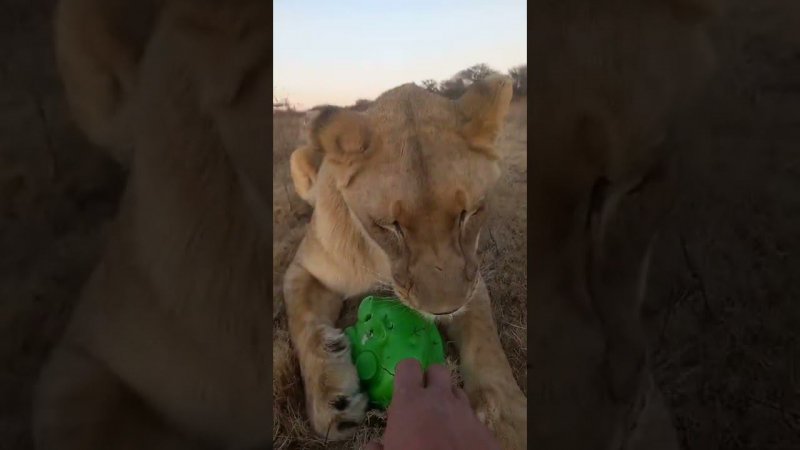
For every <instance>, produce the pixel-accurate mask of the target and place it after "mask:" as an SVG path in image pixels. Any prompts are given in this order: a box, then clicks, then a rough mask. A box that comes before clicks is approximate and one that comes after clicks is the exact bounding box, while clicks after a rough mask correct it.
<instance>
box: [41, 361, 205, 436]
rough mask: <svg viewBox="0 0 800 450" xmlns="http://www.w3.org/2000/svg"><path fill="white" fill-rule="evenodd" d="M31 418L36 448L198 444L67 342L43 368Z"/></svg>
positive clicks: (102, 367) (112, 375)
mask: <svg viewBox="0 0 800 450" xmlns="http://www.w3.org/2000/svg"><path fill="white" fill-rule="evenodd" d="M33 420H34V423H33V428H34V430H33V432H34V439H35V442H36V448H37V449H40V450H50V449H53V450H56V449H57V450H93V449H96V450H101V449H115V450H127V449H130V450H133V449H143V448H147V449H157V450H158V449H163V450H167V449H189V448H191V449H198V448H201V447H199V446H198V445H197V444H196V443H192V442H191V441H189V440H188V439H186V438H184V437H182V436H180V435H179V434H178V433H177V432H173V431H171V430H169V429H168V427H166V426H164V424H162V423H161V422H160V421H159V420H158V419H157V418H156V416H155V414H153V413H152V412H151V411H150V410H149V408H147V407H146V406H145V405H144V404H143V403H142V402H141V400H139V399H138V398H137V396H136V395H135V394H134V393H133V392H131V391H130V390H129V389H127V388H126V387H125V386H124V385H123V384H122V383H121V382H120V380H119V379H118V378H117V377H116V376H115V375H114V374H113V373H111V372H110V371H109V370H108V369H106V368H105V367H104V366H103V365H102V364H101V363H100V362H98V361H96V360H95V359H93V358H92V357H90V356H89V355H87V354H85V353H84V352H81V351H80V350H78V349H73V348H68V347H66V346H61V347H58V348H56V349H54V351H53V354H52V356H51V358H50V360H49V361H48V363H47V364H46V366H45V367H44V369H43V371H42V374H41V378H40V380H39V384H38V386H37V392H36V399H35V405H34V418H33Z"/></svg>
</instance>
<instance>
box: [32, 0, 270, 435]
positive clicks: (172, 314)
mask: <svg viewBox="0 0 800 450" xmlns="http://www.w3.org/2000/svg"><path fill="white" fill-rule="evenodd" d="M271 7H272V6H271V4H270V3H269V2H264V1H262V0H224V1H223V0H219V1H217V0H153V1H146V0H145V1H142V0H63V1H61V2H60V4H59V7H58V9H57V16H56V50H57V56H58V60H59V69H60V72H61V75H62V78H63V80H64V85H65V89H66V92H67V97H68V99H69V101H70V105H71V107H72V110H73V111H74V113H75V117H76V119H77V122H78V124H79V125H80V126H81V127H82V128H83V129H84V130H85V132H86V133H87V134H88V135H89V136H91V137H92V139H93V140H94V141H95V142H97V143H99V144H102V145H105V146H110V147H111V148H114V149H120V150H122V151H120V152H118V153H115V154H117V155H118V156H119V159H120V160H121V161H123V162H125V161H128V162H129V164H130V176H129V179H128V184H127V187H126V189H125V192H124V196H123V198H122V201H121V204H120V207H119V212H118V217H117V218H116V219H115V221H114V223H113V227H112V231H111V235H110V238H109V241H108V244H107V249H106V251H105V253H104V255H103V257H102V259H101V261H100V263H99V264H98V266H97V267H96V269H95V270H94V272H93V273H92V275H91V277H90V279H89V280H88V282H87V284H86V285H85V287H84V289H83V293H82V296H81V299H80V301H79V303H78V305H77V306H76V309H75V311H74V314H73V317H72V319H71V322H70V323H69V325H68V328H67V330H66V331H65V334H64V336H63V338H62V340H61V342H59V343H58V344H57V346H56V347H55V348H54V350H53V352H52V355H51V357H50V360H49V361H48V362H47V364H46V366H45V367H44V369H43V372H42V375H41V380H40V383H39V385H38V388H37V392H36V399H35V405H34V438H35V442H36V445H37V447H38V448H40V449H75V450H78V449H80V450H87V449H97V450H100V449H103V450H105V449H128V448H129V449H156V448H162V449H178V448H194V449H197V448H253V447H258V448H265V447H269V446H270V443H271V440H270V434H271V427H270V422H271V408H270V403H271V395H272V390H271V383H270V370H271V363H270V359H271V354H272V353H271V345H270V343H271V331H272V318H271V309H272V307H271V304H270V297H271V293H270V291H269V282H268V279H269V276H270V273H269V271H270V253H271V240H272V235H271V234H272V233H271V222H270V220H269V212H268V211H269V208H270V200H269V199H270V195H271V194H270V192H271V191H270V188H269V183H268V181H269V180H268V179H269V170H270V161H271V155H270V144H269V143H270V135H269V120H270V117H271V100H272V92H271V82H270V81H271V80H270V78H271V73H270V70H271V64H272V62H271V59H270V56H269V55H270V51H269V46H270V45H271V29H272V23H271V18H270V16H271V12H270V9H271Z"/></svg>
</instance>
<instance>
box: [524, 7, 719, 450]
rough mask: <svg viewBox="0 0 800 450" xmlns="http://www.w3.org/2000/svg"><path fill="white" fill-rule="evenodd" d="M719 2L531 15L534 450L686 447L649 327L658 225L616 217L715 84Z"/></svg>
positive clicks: (544, 10)
mask: <svg viewBox="0 0 800 450" xmlns="http://www.w3.org/2000/svg"><path fill="white" fill-rule="evenodd" d="M712 3H715V2H713V1H706V0H565V1H560V2H549V1H537V2H535V3H533V4H532V11H531V14H530V17H531V18H532V21H531V22H529V24H528V26H529V30H530V32H531V34H532V36H531V39H530V42H531V43H532V46H531V55H532V59H531V61H530V66H531V68H532V70H531V71H530V77H531V79H530V80H529V81H530V83H529V86H530V87H531V91H530V93H529V95H530V98H531V108H532V112H531V115H530V116H529V118H530V122H529V127H530V136H531V142H530V144H529V145H530V147H529V148H530V154H529V158H530V167H531V170H532V172H531V177H530V179H529V183H530V187H529V192H530V195H529V197H528V202H529V207H530V213H529V230H530V233H531V234H530V235H529V261H531V263H530V264H531V266H530V269H529V279H528V281H529V286H530V291H531V297H530V298H529V323H528V329H529V339H530V346H529V353H528V358H529V361H530V365H531V367H530V370H529V371H528V374H529V379H528V389H529V390H528V393H529V396H530V398H531V399H532V401H531V403H530V412H531V417H530V419H531V420H530V424H531V425H530V429H529V436H530V442H531V443H533V445H534V446H535V447H537V448H539V447H540V448H547V449H558V450H560V449H575V450H577V449H588V448H592V449H614V450H616V449H620V448H624V449H631V450H632V449H676V448H677V445H678V444H677V441H676V438H675V432H674V428H673V426H672V424H671V422H670V418H669V413H668V411H667V410H666V406H665V405H664V403H663V399H662V398H661V396H660V394H659V393H658V390H657V388H656V387H655V386H653V385H652V383H651V382H650V375H649V369H648V366H647V363H648V362H647V353H646V342H645V336H644V331H643V324H642V319H641V317H640V313H641V302H642V296H643V293H644V287H643V285H644V282H645V278H646V270H647V266H648V264H647V261H648V258H649V257H650V252H651V250H650V249H651V247H652V243H653V238H654V235H655V231H656V229H657V226H658V224H659V221H660V220H661V217H659V216H658V215H653V214H650V215H645V214H642V215H640V216H639V217H636V218H635V219H631V220H632V221H634V222H635V223H633V224H631V223H626V222H624V221H622V219H623V218H624V217H625V216H624V215H620V214H619V213H618V212H619V211H620V210H622V209H623V208H626V207H628V205H631V204H635V203H636V201H638V197H640V196H642V195H644V194H637V193H635V192H637V189H636V188H637V187H639V186H640V185H641V184H642V183H643V182H646V181H647V180H648V176H649V175H650V174H651V172H652V171H653V170H654V169H655V168H657V167H658V166H659V165H660V164H662V162H663V160H664V158H665V156H666V154H665V152H666V151H667V150H669V149H667V148H665V147H664V146H663V145H662V142H663V139H664V136H665V135H666V134H667V131H668V126H669V120H668V119H669V117H670V115H671V114H672V113H673V112H674V111H675V110H676V109H677V108H678V107H680V106H681V105H682V103H683V102H684V101H685V100H686V99H687V98H689V96H691V95H692V94H693V93H694V92H695V91H696V89H697V88H698V87H699V86H700V85H701V84H702V82H703V81H704V80H705V79H706V78H707V76H708V74H709V71H710V69H711V67H712V64H713V58H712V53H711V50H710V47H709V43H708V41H707V38H706V36H705V32H704V29H703V27H704V25H705V21H704V20H703V19H707V18H708V17H709V16H710V14H711V12H712V9H711V8H710V6H711V5H712ZM654 186H656V187H658V185H657V184H656V185H654ZM644 188H645V189H647V190H646V191H645V193H646V194H647V195H648V196H649V197H646V198H648V199H649V200H650V201H654V200H656V197H655V195H657V194H658V191H657V190H656V191H652V189H653V188H651V186H648V185H646V183H645V186H644ZM628 227H636V229H635V230H634V229H632V228H628Z"/></svg>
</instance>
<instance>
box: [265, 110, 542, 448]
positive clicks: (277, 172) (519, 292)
mask: <svg viewBox="0 0 800 450" xmlns="http://www.w3.org/2000/svg"><path fill="white" fill-rule="evenodd" d="M272 123H273V130H274V135H273V136H274V137H273V146H274V147H273V151H274V154H273V164H274V165H273V190H274V198H273V214H274V229H273V244H274V251H273V252H274V253H273V262H274V267H275V270H274V273H273V282H274V285H273V286H274V288H273V295H274V300H273V301H274V306H275V316H274V325H275V329H274V330H275V331H274V335H273V336H274V338H275V340H274V347H273V358H274V363H275V365H274V372H273V376H274V378H273V395H274V399H275V404H274V408H273V414H274V419H273V445H274V447H275V448H276V449H314V448H329V449H344V448H348V449H350V448H361V447H363V445H365V444H366V442H368V441H369V440H370V439H371V438H373V437H377V436H379V435H380V434H381V433H382V430H383V427H384V426H385V420H384V415H383V414H381V413H379V412H377V411H371V412H370V413H369V414H368V415H367V419H366V421H365V423H364V424H363V425H362V426H361V427H360V428H359V429H358V431H357V433H356V435H355V437H354V438H353V439H352V440H351V441H348V442H341V443H329V444H328V445H327V446H326V443H325V442H324V440H323V439H321V438H319V437H317V436H315V435H314V433H313V432H312V431H311V429H310V427H309V425H308V421H307V419H306V416H305V408H304V400H303V390H302V389H303V387H302V385H301V383H300V371H299V367H298V365H297V360H296V358H295V356H294V353H293V350H292V348H291V346H290V345H289V342H288V334H287V332H286V320H285V313H284V309H283V294H282V292H281V276H282V275H283V272H284V270H285V268H286V266H287V265H288V263H289V262H290V260H291V258H292V256H293V255H294V250H295V247H296V246H297V244H298V243H299V240H300V239H301V238H302V234H303V232H304V230H305V224H306V223H307V221H308V218H309V217H310V214H311V208H310V207H309V206H308V205H306V204H305V203H303V201H302V200H301V199H300V198H299V197H298V196H297V194H296V193H295V192H294V189H293V187H292V185H291V178H290V175H289V166H288V157H289V154H290V153H291V151H292V150H294V148H295V146H296V145H297V140H298V137H299V136H300V134H299V132H298V129H299V127H300V125H301V120H300V119H299V118H297V117H295V116H286V115H279V116H275V117H273V122H272ZM526 126H527V104H526V103H524V102H517V103H514V104H513V105H512V109H511V113H510V114H509V117H508V120H507V126H506V128H505V130H504V131H503V134H502V135H501V136H500V138H499V142H498V147H499V148H500V149H501V150H502V151H503V152H504V155H505V159H504V167H503V169H504V174H505V175H504V177H503V179H502V180H501V182H500V183H499V184H498V186H497V189H496V192H495V193H494V207H495V211H494V217H493V218H492V220H491V222H490V223H489V224H488V225H487V230H486V233H484V236H485V237H484V238H483V239H482V242H481V246H480V248H479V251H480V254H481V257H482V261H483V266H482V269H481V272H482V273H483V276H484V277H485V279H486V283H487V285H488V287H489V292H490V293H491V296H492V301H493V307H494V308H493V309H494V315H495V319H496V321H497V323H498V324H499V329H500V339H501V341H502V343H503V347H504V349H505V351H506V354H507V355H508V357H509V360H510V362H511V365H512V367H513V368H514V375H515V377H516V379H517V382H519V383H520V384H521V385H522V387H523V389H525V388H526V386H525V382H524V380H525V379H526V378H527V366H526V363H527V330H526V328H527V322H528V320H527V308H526V299H527V282H526V275H525V270H526V266H527V263H526V253H527V250H526V249H527V239H526V217H527V205H526V202H525V196H526V186H527V152H526V150H527V129H526ZM357 306H358V299H352V300H350V301H349V302H348V303H347V305H346V306H345V311H344V313H343V314H342V318H341V320H340V323H339V325H340V326H345V325H347V324H351V323H352V322H353V321H354V313H355V309H356V307H357ZM448 353H449V355H448V365H449V366H450V368H451V371H452V372H457V358H456V356H455V355H454V351H453V348H452V345H448Z"/></svg>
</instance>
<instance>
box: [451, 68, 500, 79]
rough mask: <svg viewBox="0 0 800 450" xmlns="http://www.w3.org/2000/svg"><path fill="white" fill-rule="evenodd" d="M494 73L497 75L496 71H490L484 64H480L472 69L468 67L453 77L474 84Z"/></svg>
mask: <svg viewBox="0 0 800 450" xmlns="http://www.w3.org/2000/svg"><path fill="white" fill-rule="evenodd" d="M496 73H498V72H497V71H496V70H494V69H492V68H491V67H489V66H488V65H486V64H483V63H481V64H475V65H474V66H472V67H468V68H466V69H464V70H462V71H461V72H458V73H457V74H456V75H455V77H456V78H461V79H463V80H469V81H471V82H473V83H474V82H476V81H480V80H482V79H484V78H486V77H488V76H489V75H494V74H496Z"/></svg>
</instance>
